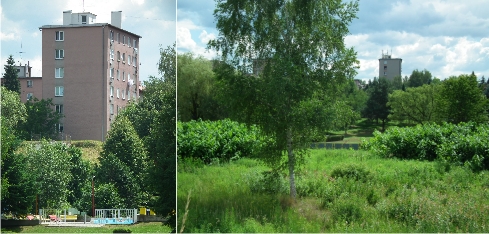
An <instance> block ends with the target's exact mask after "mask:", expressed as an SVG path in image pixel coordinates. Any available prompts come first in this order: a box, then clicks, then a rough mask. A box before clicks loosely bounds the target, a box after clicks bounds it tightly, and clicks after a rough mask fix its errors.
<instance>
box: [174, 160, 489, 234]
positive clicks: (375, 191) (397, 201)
mask: <svg viewBox="0 0 489 234" xmlns="http://www.w3.org/2000/svg"><path fill="white" fill-rule="evenodd" d="M296 183H297V190H298V195H299V197H298V198H297V199H296V200H292V199H290V198H289V196H288V194H287V191H288V189H287V186H288V183H287V176H286V173H285V172H280V173H278V174H274V173H270V172H269V168H267V167H265V166H263V165H262V164H260V163H259V162H258V161H255V160H252V159H245V158H243V159H239V160H237V161H233V162H230V163H226V164H215V165H211V166H205V165H202V164H196V163H191V162H179V170H178V212H179V214H183V213H185V204H186V200H187V195H188V192H189V191H190V190H192V198H191V203H190V205H189V208H188V216H187V220H186V222H185V232H488V230H489V192H488V189H489V173H488V172H487V171H481V172H479V173H475V172H472V171H471V170H470V169H469V168H466V167H458V166H450V167H447V166H446V165H442V164H441V163H439V162H421V161H412V160H411V161H406V160H399V159H383V158H380V157H376V156H374V155H372V154H371V153H369V152H366V151H349V150H313V151H312V153H311V157H309V158H308V159H307V160H306V163H305V164H304V165H303V167H302V168H301V170H300V171H299V172H298V175H297V182H296ZM181 221H182V220H181V217H179V222H181Z"/></svg>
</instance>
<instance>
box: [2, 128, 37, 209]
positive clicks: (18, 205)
mask: <svg viewBox="0 0 489 234" xmlns="http://www.w3.org/2000/svg"><path fill="white" fill-rule="evenodd" d="M1 128H2V213H7V212H11V213H12V214H14V215H16V214H27V213H29V212H31V211H32V207H33V204H34V201H35V199H36V192H37V188H36V186H35V177H36V175H35V174H33V173H32V171H31V168H30V167H29V164H30V161H31V160H29V158H28V157H27V156H26V155H25V154H22V153H20V154H19V153H14V152H13V151H12V150H15V149H16V148H17V147H18V143H16V142H15V141H16V139H15V136H14V135H13V134H12V133H11V132H8V131H7V132H5V131H4V130H6V128H5V127H4V126H3V125H2V127H1Z"/></svg>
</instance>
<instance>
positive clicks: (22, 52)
mask: <svg viewBox="0 0 489 234" xmlns="http://www.w3.org/2000/svg"><path fill="white" fill-rule="evenodd" d="M24 53H25V52H24V51H22V41H20V51H19V54H20V60H21V61H22V54H24ZM21 61H19V64H20V66H22V63H21Z"/></svg>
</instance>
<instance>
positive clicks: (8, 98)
mask: <svg viewBox="0 0 489 234" xmlns="http://www.w3.org/2000/svg"><path fill="white" fill-rule="evenodd" d="M0 95H1V102H0V104H1V108H2V116H1V118H2V126H5V127H6V128H7V129H9V130H10V131H15V130H16V129H17V126H18V125H20V124H22V123H23V122H24V121H25V120H26V118H27V111H26V108H25V105H24V103H22V102H21V101H20V97H19V94H17V93H15V92H13V91H10V90H8V89H7V88H6V87H3V86H2V87H1V92H0ZM2 152H3V151H2Z"/></svg>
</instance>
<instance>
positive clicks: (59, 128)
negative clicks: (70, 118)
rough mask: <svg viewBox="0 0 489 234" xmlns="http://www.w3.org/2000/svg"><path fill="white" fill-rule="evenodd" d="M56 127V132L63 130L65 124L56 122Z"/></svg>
mask: <svg viewBox="0 0 489 234" xmlns="http://www.w3.org/2000/svg"><path fill="white" fill-rule="evenodd" d="M54 128H55V130H56V132H63V124H55V125H54Z"/></svg>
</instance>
